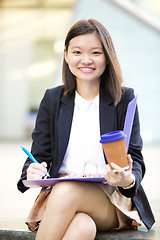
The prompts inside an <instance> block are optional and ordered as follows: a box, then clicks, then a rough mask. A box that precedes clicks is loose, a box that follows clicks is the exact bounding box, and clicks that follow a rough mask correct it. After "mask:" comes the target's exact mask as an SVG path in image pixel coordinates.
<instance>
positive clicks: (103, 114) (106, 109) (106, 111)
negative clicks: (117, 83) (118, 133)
mask: <svg viewBox="0 0 160 240" xmlns="http://www.w3.org/2000/svg"><path fill="white" fill-rule="evenodd" d="M115 109H116V108H115V106H114V105H113V100H112V99H111V97H109V96H108V95H107V94H106V92H105V91H103V90H102V91H100V133H101V135H102V134H105V133H107V132H111V131H114V130H115V129H114V128H115V113H116V110H115Z"/></svg>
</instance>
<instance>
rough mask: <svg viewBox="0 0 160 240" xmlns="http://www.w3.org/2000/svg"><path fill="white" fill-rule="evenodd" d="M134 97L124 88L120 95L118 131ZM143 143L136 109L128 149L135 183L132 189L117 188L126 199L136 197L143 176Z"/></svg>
mask: <svg viewBox="0 0 160 240" xmlns="http://www.w3.org/2000/svg"><path fill="white" fill-rule="evenodd" d="M134 97H135V95H134V91H133V89H131V88H125V89H124V91H123V94H122V99H121V101H120V102H119V104H118V105H117V119H118V129H119V130H123V127H124V122H125V116H126V111H127V106H128V103H129V102H130V101H131V100H132V99H133V98H134ZM142 147H143V142H142V138H141V136H140V123H139V114H138V107H136V112H135V117H134V122H133V127H132V132H131V138H130V143H129V148H128V154H130V155H131V157H132V159H133V166H132V173H133V174H134V176H135V179H136V182H135V185H134V187H132V188H130V189H123V188H122V187H119V190H120V192H121V193H122V194H123V195H124V196H126V197H134V195H136V193H137V191H138V188H139V186H140V184H141V181H142V179H143V176H144V174H145V164H144V160H143V156H142V153H141V151H142Z"/></svg>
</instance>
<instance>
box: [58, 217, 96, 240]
mask: <svg viewBox="0 0 160 240" xmlns="http://www.w3.org/2000/svg"><path fill="white" fill-rule="evenodd" d="M95 236H96V224H95V222H94V221H93V219H92V218H91V217H90V216H89V215H88V214H86V213H76V215H75V216H74V218H73V220H72V222H71V223H70V225H69V227H68V229H67V231H66V233H65V235H64V237H63V239H62V240H82V239H85V240H93V239H95Z"/></svg>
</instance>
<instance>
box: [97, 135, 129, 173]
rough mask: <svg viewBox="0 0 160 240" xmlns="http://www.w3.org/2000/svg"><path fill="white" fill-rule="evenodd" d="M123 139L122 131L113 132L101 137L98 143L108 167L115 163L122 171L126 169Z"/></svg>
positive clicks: (125, 150) (126, 162) (126, 161)
mask: <svg viewBox="0 0 160 240" xmlns="http://www.w3.org/2000/svg"><path fill="white" fill-rule="evenodd" d="M125 137H126V136H125V134H124V132H123V131H113V132H109V133H106V134H103V135H101V140H100V143H102V146H103V151H104V153H105V156H106V158H107V161H108V164H109V165H110V164H111V163H115V164H117V165H118V166H119V167H121V168H123V169H128V167H129V166H128V160H127V149H126V141H125ZM110 166H111V165H110ZM111 168H112V167H111ZM112 169H113V168H112Z"/></svg>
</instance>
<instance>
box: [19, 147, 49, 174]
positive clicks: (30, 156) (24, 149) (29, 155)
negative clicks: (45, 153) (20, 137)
mask: <svg viewBox="0 0 160 240" xmlns="http://www.w3.org/2000/svg"><path fill="white" fill-rule="evenodd" d="M21 148H22V150H23V151H24V152H25V153H26V154H27V156H28V157H29V158H30V159H31V160H32V161H33V162H34V163H39V162H38V161H37V160H36V159H35V158H34V157H33V155H32V154H31V153H30V152H28V150H27V149H26V148H25V147H21ZM46 175H47V176H48V177H50V175H49V173H48V172H47V173H46Z"/></svg>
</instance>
